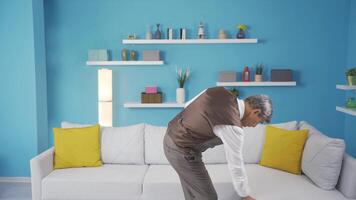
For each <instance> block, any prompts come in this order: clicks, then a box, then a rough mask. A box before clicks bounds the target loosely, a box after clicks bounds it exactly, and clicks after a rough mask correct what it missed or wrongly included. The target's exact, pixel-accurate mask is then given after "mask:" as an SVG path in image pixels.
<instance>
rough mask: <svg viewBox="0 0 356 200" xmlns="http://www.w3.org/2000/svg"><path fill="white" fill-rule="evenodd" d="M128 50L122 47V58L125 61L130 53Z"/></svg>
mask: <svg viewBox="0 0 356 200" xmlns="http://www.w3.org/2000/svg"><path fill="white" fill-rule="evenodd" d="M128 53H129V52H128V50H127V49H122V50H121V60H123V61H127V54H128Z"/></svg>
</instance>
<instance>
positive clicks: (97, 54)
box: [88, 49, 109, 61]
mask: <svg viewBox="0 0 356 200" xmlns="http://www.w3.org/2000/svg"><path fill="white" fill-rule="evenodd" d="M107 60H109V52H108V50H107V49H89V51H88V61H107Z"/></svg>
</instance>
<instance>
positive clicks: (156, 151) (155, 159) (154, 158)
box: [145, 124, 169, 165]
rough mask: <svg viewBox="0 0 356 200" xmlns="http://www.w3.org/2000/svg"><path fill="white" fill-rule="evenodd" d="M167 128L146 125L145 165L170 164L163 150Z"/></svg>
mask: <svg viewBox="0 0 356 200" xmlns="http://www.w3.org/2000/svg"><path fill="white" fill-rule="evenodd" d="M166 131H167V127H163V126H153V125H150V124H146V125H145V163H146V164H161V165H162V164H166V165H167V164H169V162H168V160H167V158H166V156H165V155H164V150H163V138H164V135H165V134H166Z"/></svg>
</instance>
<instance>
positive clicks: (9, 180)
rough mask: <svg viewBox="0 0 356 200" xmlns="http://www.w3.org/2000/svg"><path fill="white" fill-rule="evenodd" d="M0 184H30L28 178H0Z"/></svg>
mask: <svg viewBox="0 0 356 200" xmlns="http://www.w3.org/2000/svg"><path fill="white" fill-rule="evenodd" d="M0 183H31V178H30V177H0Z"/></svg>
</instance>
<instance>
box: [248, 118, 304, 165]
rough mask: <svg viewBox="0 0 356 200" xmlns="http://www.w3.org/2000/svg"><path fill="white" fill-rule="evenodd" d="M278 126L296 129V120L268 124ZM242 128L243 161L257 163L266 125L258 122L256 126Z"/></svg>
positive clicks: (259, 158)
mask: <svg viewBox="0 0 356 200" xmlns="http://www.w3.org/2000/svg"><path fill="white" fill-rule="evenodd" d="M270 125H271V126H275V127H278V128H283V129H287V130H297V129H298V126H297V125H298V123H297V121H291V122H284V123H279V124H270ZM243 130H244V146H243V150H242V154H243V157H244V162H245V163H249V164H257V163H259V162H260V160H261V155H262V149H263V144H264V142H265V132H266V125H264V124H258V125H257V126H256V127H245V128H243Z"/></svg>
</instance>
